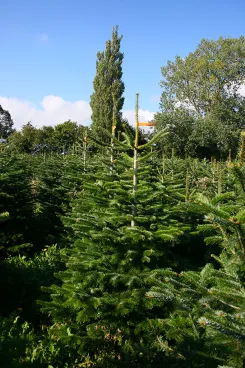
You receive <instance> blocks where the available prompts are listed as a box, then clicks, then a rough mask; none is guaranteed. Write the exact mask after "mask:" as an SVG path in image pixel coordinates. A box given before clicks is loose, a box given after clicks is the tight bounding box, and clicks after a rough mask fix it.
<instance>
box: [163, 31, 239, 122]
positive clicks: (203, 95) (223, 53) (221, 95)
mask: <svg viewBox="0 0 245 368" xmlns="http://www.w3.org/2000/svg"><path fill="white" fill-rule="evenodd" d="M244 46H245V38H244V37H242V36H241V37H240V38H223V37H220V38H219V39H218V40H217V41H213V40H206V39H203V40H202V41H201V42H200V44H199V45H198V46H197V49H196V50H195V51H194V53H190V54H189V55H188V56H187V57H185V58H181V57H180V56H176V58H175V61H174V62H171V61H168V63H167V66H165V67H162V70H161V71H162V75H163V77H164V80H162V81H161V82H160V85H161V86H162V87H163V89H164V91H163V94H162V107H164V104H165V100H166V99H167V100H169V99H172V100H174V101H175V102H177V101H178V102H181V103H185V104H187V105H192V107H194V109H195V111H196V112H197V114H199V115H200V116H203V114H207V113H209V112H211V111H212V109H213V107H214V106H216V105H217V104H220V103H221V102H222V101H224V100H226V99H228V100H232V99H233V105H236V98H237V97H238V90H239V87H240V86H241V85H242V83H243V82H244V79H245V47H244Z"/></svg>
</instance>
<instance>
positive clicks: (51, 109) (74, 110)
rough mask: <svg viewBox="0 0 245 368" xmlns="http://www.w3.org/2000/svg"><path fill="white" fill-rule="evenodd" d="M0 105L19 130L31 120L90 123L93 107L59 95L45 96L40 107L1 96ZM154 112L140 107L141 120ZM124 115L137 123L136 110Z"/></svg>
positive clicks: (48, 122) (152, 115)
mask: <svg viewBox="0 0 245 368" xmlns="http://www.w3.org/2000/svg"><path fill="white" fill-rule="evenodd" d="M0 105H1V106H2V107H3V109H5V110H8V111H9V112H10V114H11V117H12V119H13V121H14V125H15V128H16V129H18V130H19V129H21V127H22V126H23V125H24V124H26V123H28V121H31V123H32V124H33V126H36V127H42V126H43V125H52V126H54V125H57V124H61V123H64V121H67V120H69V119H70V120H72V121H76V122H77V123H78V124H83V125H88V124H89V123H90V118H91V108H90V105H89V103H88V102H86V101H83V100H79V101H75V102H71V101H66V100H64V99H63V98H62V97H59V96H45V97H44V98H43V99H42V101H41V103H40V107H38V106H36V105H34V104H33V103H32V102H30V101H22V100H19V99H17V98H7V97H1V96H0ZM154 114H155V113H154V112H151V111H148V110H141V109H140V110H139V121H142V122H143V121H150V120H152V119H153V117H154ZM123 116H124V117H125V118H127V119H128V121H129V123H130V124H131V125H133V126H134V125H135V111H134V110H125V111H124V112H123Z"/></svg>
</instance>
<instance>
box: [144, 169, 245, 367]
mask: <svg viewBox="0 0 245 368" xmlns="http://www.w3.org/2000/svg"><path fill="white" fill-rule="evenodd" d="M232 172H233V174H235V177H236V178H237V180H236V183H237V188H236V192H233V193H232V192H230V193H224V194H219V195H217V196H215V197H214V198H212V199H211V200H209V199H208V198H206V197H204V196H203V195H199V196H198V197H197V198H196V199H195V201H194V203H193V204H191V203H189V206H191V207H192V208H193V209H194V210H195V211H198V212H199V213H203V214H205V219H206V224H201V225H199V226H198V231H202V232H204V234H205V235H206V243H207V245H209V246H210V245H212V246H213V245H215V246H217V245H218V246H219V247H220V249H221V252H220V254H219V255H215V254H213V256H212V257H213V259H214V260H215V262H213V264H210V263H209V264H207V265H206V266H205V267H204V268H203V269H202V270H201V272H190V271H189V272H181V273H176V272H173V271H172V270H166V269H165V270H164V269H162V270H158V271H156V272H155V273H154V274H153V275H152V280H154V281H156V279H158V282H157V283H155V285H154V286H153V287H152V290H151V291H150V292H148V293H147V296H148V297H149V298H153V299H154V298H156V299H157V300H159V301H160V300H161V301H162V303H163V305H164V304H165V303H166V301H168V302H169V301H171V302H172V303H173V305H174V310H173V312H172V314H171V315H170V316H169V318H167V319H166V320H165V321H164V328H163V330H164V333H162V336H161V338H160V339H159V340H158V341H157V344H158V347H159V349H160V350H162V349H163V348H165V349H167V350H168V351H169V352H170V353H171V354H172V356H173V357H174V358H175V359H178V360H179V361H180V366H183V367H206V366H207V364H208V365H209V366H210V367H217V366H218V367H238V368H239V367H240V368H242V367H243V366H244V361H245V354H244V346H245V345H244V341H245V328H244V318H245V288H244V280H245V262H244V259H245V258H244V257H245V214H244V190H243V183H244V178H245V176H244V173H243V170H241V169H240V168H239V167H238V166H236V165H234V166H233V168H232ZM238 187H240V189H241V190H240V191H239V190H238ZM157 274H158V275H157ZM163 336H164V337H163ZM169 341H171V345H170V346H169Z"/></svg>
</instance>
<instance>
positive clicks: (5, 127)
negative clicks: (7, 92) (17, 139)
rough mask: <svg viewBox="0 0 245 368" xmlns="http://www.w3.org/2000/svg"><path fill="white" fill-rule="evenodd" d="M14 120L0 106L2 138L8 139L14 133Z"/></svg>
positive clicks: (0, 132) (0, 133)
mask: <svg viewBox="0 0 245 368" xmlns="http://www.w3.org/2000/svg"><path fill="white" fill-rule="evenodd" d="M13 125H14V123H13V120H12V118H11V115H10V113H9V112H8V111H7V110H4V109H3V108H2V106H1V105H0V138H7V137H8V136H9V134H11V133H12V132H13V130H14V129H13Z"/></svg>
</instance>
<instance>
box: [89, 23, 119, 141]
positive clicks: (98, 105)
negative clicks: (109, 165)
mask: <svg viewBox="0 0 245 368" xmlns="http://www.w3.org/2000/svg"><path fill="white" fill-rule="evenodd" d="M121 40H122V36H119V35H118V27H115V28H113V29H112V39H111V40H108V41H107V42H106V49H105V51H103V52H98V53H97V61H96V76H95V78H94V82H93V86H94V93H93V94H92V95H91V100H90V106H91V109H92V117H91V118H92V125H91V128H92V132H93V134H94V136H95V138H96V139H97V140H99V141H101V142H103V143H109V142H110V135H111V132H112V125H113V124H114V122H113V109H115V116H114V119H115V122H116V125H117V130H122V123H123V119H122V108H123V103H124V97H123V92H124V83H123V82H122V74H123V73H122V62H123V57H124V55H123V54H122V53H121V51H120V46H121ZM114 105H115V106H114Z"/></svg>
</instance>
